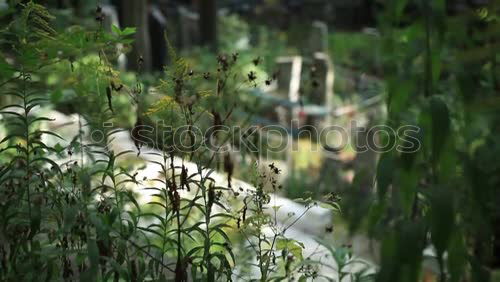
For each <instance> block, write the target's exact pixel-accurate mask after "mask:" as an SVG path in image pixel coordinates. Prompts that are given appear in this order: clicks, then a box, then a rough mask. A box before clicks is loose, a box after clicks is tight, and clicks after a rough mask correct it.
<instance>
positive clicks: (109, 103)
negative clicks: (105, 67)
mask: <svg viewBox="0 0 500 282" xmlns="http://www.w3.org/2000/svg"><path fill="white" fill-rule="evenodd" d="M106 97H107V98H108V108H109V110H110V111H111V112H112V113H114V110H113V104H112V101H111V86H107V87H106Z"/></svg>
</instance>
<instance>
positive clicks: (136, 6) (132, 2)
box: [121, 0, 163, 71]
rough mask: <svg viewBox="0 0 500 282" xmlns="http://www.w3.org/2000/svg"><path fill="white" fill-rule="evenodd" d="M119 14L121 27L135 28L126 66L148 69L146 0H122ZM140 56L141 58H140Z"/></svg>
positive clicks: (148, 44) (148, 50)
mask: <svg viewBox="0 0 500 282" xmlns="http://www.w3.org/2000/svg"><path fill="white" fill-rule="evenodd" d="M121 15H122V17H121V20H122V22H121V24H122V25H123V27H122V28H124V27H135V28H137V30H136V33H135V37H134V40H135V41H134V44H133V50H131V51H130V52H129V53H128V54H127V68H128V69H129V70H135V71H137V70H142V71H150V70H151V62H152V58H151V40H150V37H149V24H148V0H123V1H122V5H121ZM158 36H163V35H158ZM141 57H142V60H140V58H141Z"/></svg>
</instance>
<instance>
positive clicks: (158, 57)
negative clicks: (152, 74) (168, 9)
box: [149, 5, 167, 71]
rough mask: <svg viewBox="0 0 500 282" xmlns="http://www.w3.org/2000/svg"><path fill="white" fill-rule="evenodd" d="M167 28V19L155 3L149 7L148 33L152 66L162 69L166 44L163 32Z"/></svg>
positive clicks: (165, 57) (165, 58) (154, 68)
mask: <svg viewBox="0 0 500 282" xmlns="http://www.w3.org/2000/svg"><path fill="white" fill-rule="evenodd" d="M166 29H167V19H166V18H165V16H164V15H163V13H162V11H160V9H159V8H158V6H156V5H152V6H150V8H149V34H150V36H149V37H150V38H151V55H152V56H153V61H152V67H153V70H155V71H162V70H163V67H164V66H165V64H166V62H167V44H166V42H165V37H164V34H165V32H166Z"/></svg>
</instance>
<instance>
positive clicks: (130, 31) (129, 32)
mask: <svg viewBox="0 0 500 282" xmlns="http://www.w3.org/2000/svg"><path fill="white" fill-rule="evenodd" d="M135 31H136V28H135V27H126V28H125V29H123V30H122V31H121V35H122V36H127V35H132V34H134V33H135Z"/></svg>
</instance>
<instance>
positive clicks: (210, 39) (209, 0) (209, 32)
mask: <svg viewBox="0 0 500 282" xmlns="http://www.w3.org/2000/svg"><path fill="white" fill-rule="evenodd" d="M198 7H199V14H200V21H199V23H200V36H201V38H200V39H201V45H202V46H208V47H210V49H211V50H212V51H214V52H215V51H217V3H216V0H200V1H198Z"/></svg>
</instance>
